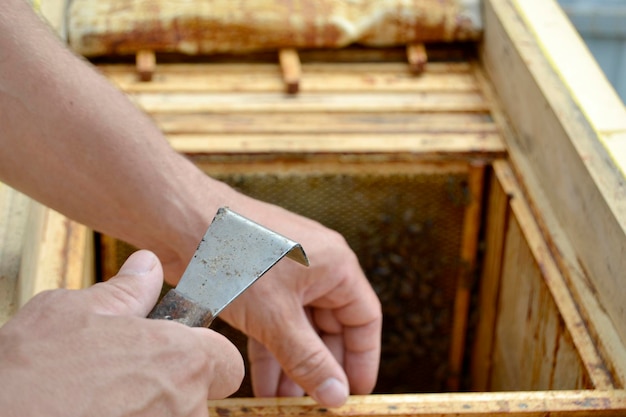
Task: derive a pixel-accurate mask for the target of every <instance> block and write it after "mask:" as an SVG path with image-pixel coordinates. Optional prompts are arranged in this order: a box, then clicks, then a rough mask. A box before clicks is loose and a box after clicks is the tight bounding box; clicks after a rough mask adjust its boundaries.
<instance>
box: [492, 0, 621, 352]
mask: <svg viewBox="0 0 626 417" xmlns="http://www.w3.org/2000/svg"><path fill="white" fill-rule="evenodd" d="M517 3H518V2H517V1H514V0H505V1H493V0H491V1H486V2H485V18H486V25H485V28H486V32H485V40H484V45H483V48H482V57H483V62H484V63H485V65H486V67H487V70H488V72H489V74H490V77H491V80H492V81H493V84H494V88H495V90H496V91H497V92H498V94H499V96H500V98H501V100H502V102H503V105H504V108H505V109H506V112H507V115H508V116H509V117H510V119H511V122H512V125H513V127H514V128H515V129H516V131H517V134H516V135H515V136H514V138H513V140H514V141H513V142H511V143H510V144H509V149H510V155H511V158H512V160H513V162H514V164H515V165H516V166H527V167H528V168H529V169H530V171H531V172H532V174H534V175H535V176H536V177H537V178H538V180H539V181H540V184H541V187H542V188H543V190H544V195H545V196H546V198H547V199H548V202H549V204H550V206H551V207H552V209H553V211H554V212H555V213H556V215H557V216H558V219H559V222H560V225H561V227H562V230H563V232H564V233H565V235H566V236H567V238H568V240H569V241H570V242H571V244H572V247H573V249H574V251H575V253H576V257H577V258H578V259H579V261H580V264H581V267H582V270H583V271H584V273H585V275H586V276H587V280H588V283H589V284H590V285H591V286H592V287H593V289H594V291H595V293H596V295H597V297H598V300H599V303H600V305H602V306H603V308H605V310H606V312H607V314H608V316H609V317H610V318H611V320H612V322H613V325H614V326H615V328H616V330H617V332H618V334H619V335H620V338H621V340H622V343H626V304H625V303H624V298H623V271H624V270H626V256H625V254H626V181H624V176H623V174H622V172H621V171H620V169H619V167H617V166H616V165H615V161H614V160H612V159H611V156H610V155H609V154H608V153H607V152H606V149H604V147H603V146H602V144H601V138H599V136H598V134H597V132H595V131H594V128H593V125H592V123H593V122H592V121H591V120H589V119H588V115H586V114H585V112H584V111H582V110H581V108H580V106H579V105H578V104H577V103H576V102H574V101H573V100H572V93H571V86H567V85H565V84H564V83H563V80H562V79H561V78H560V77H559V75H558V73H556V71H555V68H559V67H561V65H563V63H561V62H556V61H555V57H551V56H546V55H545V53H544V51H543V50H541V48H540V47H539V44H540V41H539V40H537V38H536V36H535V35H534V34H533V32H532V31H531V30H530V29H529V28H528V27H527V26H526V25H525V24H524V21H522V20H521V19H520V18H519V15H518V12H517V7H518V5H517ZM535 17H536V16H534V15H533V16H531V15H527V16H526V18H527V19H534V18H535ZM566 44H570V43H568V42H566ZM570 46H571V48H574V46H572V45H570ZM571 48H570V53H572V54H574V55H577V50H576V49H571ZM581 59H584V55H583V56H581ZM511 80H515V82H511ZM598 88H601V87H600V86H598Z"/></svg>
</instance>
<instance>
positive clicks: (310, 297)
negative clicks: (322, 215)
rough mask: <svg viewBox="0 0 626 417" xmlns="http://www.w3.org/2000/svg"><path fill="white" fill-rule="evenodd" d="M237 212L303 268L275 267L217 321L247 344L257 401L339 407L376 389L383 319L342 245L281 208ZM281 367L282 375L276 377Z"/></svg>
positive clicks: (248, 206) (259, 206) (243, 202)
mask: <svg viewBox="0 0 626 417" xmlns="http://www.w3.org/2000/svg"><path fill="white" fill-rule="evenodd" d="M231 208H233V210H235V211H238V212H239V213H241V214H242V215H245V216H247V217H249V218H251V219H253V220H255V221H257V222H259V223H260V224H263V225H264V226H266V227H268V228H270V229H272V230H275V231H277V232H279V233H282V234H284V235H285V236H287V237H289V238H291V239H293V240H295V241H297V242H298V243H301V244H302V246H303V248H304V249H305V251H306V253H307V255H308V257H309V260H310V267H309V268H305V267H303V266H301V265H299V264H297V263H295V262H291V261H289V260H283V261H281V262H279V264H277V265H276V266H275V267H274V268H273V269H272V270H270V271H269V272H268V273H267V276H264V277H263V278H261V279H260V280H259V281H257V283H255V284H254V285H253V286H252V287H250V288H249V289H248V290H247V291H246V292H245V293H243V294H242V295H241V296H240V297H239V298H238V299H237V300H235V301H234V303H233V304H232V305H231V306H230V307H229V308H227V309H226V310H225V311H223V312H222V314H221V317H222V318H223V319H225V320H226V321H227V322H229V323H230V324H231V325H233V326H234V327H236V328H238V329H240V330H241V331H243V332H244V333H246V334H247V335H248V336H249V344H248V352H249V356H250V364H251V377H252V385H253V389H254V392H255V395H257V396H299V395H302V394H303V393H304V392H307V393H308V394H309V395H311V396H312V397H313V398H314V399H315V400H316V401H317V402H318V403H320V404H321V405H324V406H329V407H333V406H340V405H342V404H343V403H344V402H345V401H346V399H347V395H348V393H349V392H351V393H353V394H367V393H370V392H371V391H372V389H373V388H374V385H375V383H376V377H377V374H378V365H379V358H380V338H381V328H382V312H381V306H380V302H379V300H378V298H377V296H376V294H375V293H374V291H373V289H372V287H371V286H370V284H369V282H368V281H367V279H366V277H365V276H364V274H363V272H362V270H361V268H360V266H359V263H358V261H357V259H356V256H355V254H354V253H353V252H352V251H351V250H350V248H349V247H348V245H347V244H346V242H345V240H344V239H343V237H341V236H340V235H339V234H337V233H336V232H334V231H331V230H329V229H327V228H325V227H323V226H322V225H320V224H319V223H317V222H314V221H312V220H309V219H306V218H304V217H301V216H298V215H296V214H294V213H291V212H288V211H286V210H284V209H282V208H279V207H276V206H273V205H269V204H265V203H261V202H258V201H254V200H251V199H248V198H245V197H243V199H239V198H238V199H237V200H234V201H233V204H232V205H231ZM281 367H282V370H281Z"/></svg>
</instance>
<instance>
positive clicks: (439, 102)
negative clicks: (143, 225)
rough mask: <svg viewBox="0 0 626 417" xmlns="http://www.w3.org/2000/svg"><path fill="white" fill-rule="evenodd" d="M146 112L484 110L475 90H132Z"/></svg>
mask: <svg viewBox="0 0 626 417" xmlns="http://www.w3.org/2000/svg"><path fill="white" fill-rule="evenodd" d="M131 97H132V98H133V100H134V101H135V102H136V103H137V104H138V105H139V106H140V107H141V108H143V109H144V110H145V111H146V112H148V113H156V112H169V113H183V112H192V113H193V112H232V113H240V112H253V111H254V112H261V113H272V112H285V113H299V112H321V111H329V112H356V111H359V112H365V113H378V112H380V111H395V112H472V111H473V112H485V111H486V110H487V108H488V107H487V103H485V101H484V99H483V98H482V96H481V95H480V94H478V93H467V94H461V93H450V94H446V93H432V94H383V93H381V94H363V93H359V94H357V93H355V94H299V95H297V96H294V97H291V98H289V99H288V100H287V99H286V98H285V97H284V95H283V94H278V93H277V94H271V93H259V94H250V93H241V94H191V93H189V94H183V93H171V94H149V93H146V94H131Z"/></svg>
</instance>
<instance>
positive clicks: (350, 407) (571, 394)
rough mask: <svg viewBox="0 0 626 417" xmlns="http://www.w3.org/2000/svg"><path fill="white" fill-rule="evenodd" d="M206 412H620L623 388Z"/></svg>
mask: <svg viewBox="0 0 626 417" xmlns="http://www.w3.org/2000/svg"><path fill="white" fill-rule="evenodd" d="M209 413H210V415H212V416H220V417H258V416H265V417H270V416H284V417H295V416H298V417H322V416H328V415H332V416H337V417H363V416H380V417H409V416H411V417H453V416H454V417H461V416H476V417H478V416H489V417H545V416H550V417H583V416H592V417H593V416H623V415H624V413H626V391H551V392H502V393H473V394H413V395H411V394H405V395H371V396H353V397H351V398H349V399H348V402H347V403H346V404H345V405H344V406H343V407H339V408H333V409H327V408H322V407H320V406H319V405H317V404H315V403H314V402H313V400H311V399H310V398H250V399H242V398H237V399H227V400H220V401H209Z"/></svg>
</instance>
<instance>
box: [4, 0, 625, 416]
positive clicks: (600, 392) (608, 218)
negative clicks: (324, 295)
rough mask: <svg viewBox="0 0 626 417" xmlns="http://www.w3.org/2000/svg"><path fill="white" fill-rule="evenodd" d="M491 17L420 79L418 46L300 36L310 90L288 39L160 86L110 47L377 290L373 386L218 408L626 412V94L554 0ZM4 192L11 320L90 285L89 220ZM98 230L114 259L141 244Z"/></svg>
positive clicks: (178, 126) (498, 2)
mask: <svg viewBox="0 0 626 417" xmlns="http://www.w3.org/2000/svg"><path fill="white" fill-rule="evenodd" d="M483 24H484V32H483V36H482V39H481V40H480V41H476V42H472V43H463V44H453V45H445V46H441V45H428V46H427V50H428V52H429V58H430V62H429V63H428V64H427V65H426V67H425V70H424V72H423V73H422V74H420V75H414V74H412V73H411V72H410V71H409V66H408V64H407V62H405V61H406V55H405V52H404V50H397V49H368V48H358V49H352V48H348V49H341V50H334V51H318V50H315V51H301V52H300V54H299V57H300V59H301V71H300V73H299V74H300V75H299V77H300V78H299V81H300V83H299V85H298V87H299V91H298V94H297V95H288V94H286V93H285V79H284V78H283V74H281V69H280V66H279V65H278V62H277V61H278V60H277V59H276V56H275V55H276V54H270V55H267V54H252V55H245V56H237V57H220V58H217V57H212V58H211V59H208V60H202V59H194V60H191V59H190V60H189V61H193V62H180V59H179V58H177V59H175V60H172V59H169V58H168V59H169V61H171V62H161V61H159V62H158V63H157V65H156V68H155V69H154V74H153V75H152V80H151V81H150V82H142V81H141V80H140V77H139V76H138V74H137V69H136V67H135V65H133V64H125V63H123V62H114V61H115V59H113V60H111V59H108V60H107V61H106V62H105V61H102V60H101V61H98V65H99V68H100V70H101V71H102V72H103V74H104V75H105V76H107V77H108V78H109V79H111V81H112V82H114V83H115V84H116V85H117V86H118V87H119V88H120V89H121V90H122V91H124V92H126V93H127V94H128V95H129V96H130V97H131V98H132V99H133V100H135V102H136V103H137V104H138V105H139V106H141V107H142V108H144V109H145V111H146V112H147V113H148V114H150V115H151V116H152V117H153V118H154V120H155V122H156V123H157V124H158V125H159V126H160V127H161V128H162V130H163V131H164V132H165V134H166V135H167V136H168V138H169V139H170V140H171V143H172V145H173V146H174V147H175V148H176V149H178V150H179V151H180V152H182V153H185V154H186V155H188V156H189V157H190V158H191V159H192V160H194V161H195V162H196V163H197V164H198V165H199V166H200V167H202V169H204V170H205V171H206V172H207V173H209V174H210V175H213V176H217V177H219V178H221V179H223V180H225V181H227V182H229V183H231V184H232V185H233V186H235V187H238V188H239V189H241V190H243V191H245V192H246V193H248V194H252V195H254V196H257V197H259V198H263V199H266V200H271V201H274V202H277V203H279V204H281V205H283V206H286V207H288V208H290V209H292V210H296V211H299V212H301V213H304V214H306V215H308V216H311V217H314V218H317V219H318V220H320V221H322V222H324V223H326V224H328V225H329V226H331V227H333V228H335V229H338V230H340V231H341V232H342V233H343V234H344V235H345V236H346V237H347V239H348V241H349V242H350V244H351V245H352V246H353V247H354V248H355V251H356V252H357V254H358V255H359V257H360V260H361V263H362V265H363V267H364V269H365V270H366V272H367V273H368V275H369V276H370V278H371V280H372V284H373V285H374V287H375V289H376V290H377V291H378V293H379V296H380V297H381V300H382V301H383V308H384V312H385V329H384V335H383V342H384V347H383V360H382V365H381V374H380V376H381V378H380V383H379V385H378V386H377V388H376V393H375V394H374V395H370V396H364V397H353V398H351V399H350V401H349V403H348V404H347V405H346V406H344V407H342V408H338V409H332V410H327V409H323V408H320V407H318V406H316V405H315V404H314V403H313V402H312V401H310V400H308V399H306V398H301V399H254V398H241V397H237V398H232V399H228V400H223V401H217V402H211V403H210V404H209V407H210V410H211V413H212V414H213V415H220V416H256V415H266V416H275V415H276V416H278V415H318V416H321V415H328V414H332V415H339V416H351V415H355V416H356V415H358V416H362V415H369V416H408V415H411V416H422V415H424V416H435V415H436V416H453V415H454V416H458V415H488V416H516V415H520V416H543V415H559V416H579V415H580V416H582V415H616V416H618V415H626V391H624V383H625V381H626V350H625V348H624V346H625V345H626V325H625V324H624V323H626V311H625V309H624V305H625V304H626V302H625V301H626V297H625V296H624V291H623V290H622V286H621V285H620V284H621V279H622V276H623V274H624V273H623V271H625V270H626V257H625V256H624V255H626V206H625V203H624V202H625V201H626V199H625V197H626V192H625V191H626V189H625V188H626V186H625V185H624V169H625V168H624V167H626V163H625V162H626V161H625V159H626V110H625V109H624V107H623V106H622V105H621V103H620V102H619V100H618V99H617V97H616V95H615V93H614V92H613V91H612V90H611V89H610V87H609V86H608V83H607V82H606V80H604V78H603V77H602V75H601V73H600V72H599V70H598V68H597V66H596V65H595V64H594V63H593V61H592V60H591V58H590V55H589V53H588V52H587V51H586V50H585V49H584V47H583V46H582V42H581V41H580V40H579V39H578V37H577V36H576V35H575V33H574V31H573V29H572V28H571V26H570V25H569V24H568V23H567V21H566V20H565V18H564V16H563V15H562V13H561V12H560V10H559V9H558V7H557V6H556V5H555V3H553V2H552V1H543V0H532V1H525V0H485V1H484V2H483ZM0 192H2V193H3V194H0V196H3V197H5V196H6V198H3V199H2V200H0V202H2V204H3V206H1V207H2V210H3V211H2V212H0V214H1V215H3V218H2V219H1V220H3V221H5V222H6V224H7V225H12V226H11V227H12V229H10V230H9V229H7V228H6V226H4V225H2V224H0V226H3V228H2V229H0V230H1V231H2V236H3V237H2V239H3V240H2V241H1V242H2V244H3V246H1V247H0V248H1V249H2V250H0V255H2V256H3V258H6V259H8V260H10V261H11V262H8V261H7V262H6V265H9V267H5V270H6V271H7V272H6V273H5V274H6V275H7V276H11V277H13V279H12V280H11V281H4V282H7V283H8V284H7V288H8V289H9V292H6V294H12V293H11V292H10V291H13V292H16V293H17V294H18V296H19V297H18V296H7V299H6V300H5V304H4V305H5V306H6V307H3V308H4V312H5V316H6V317H8V316H10V314H11V313H12V311H14V309H15V308H16V306H17V305H18V304H19V303H18V302H16V301H15V300H16V299H17V298H20V299H21V300H25V299H27V298H28V297H29V296H30V295H32V294H33V293H35V292H37V291H39V290H40V289H41V288H49V287H72V286H73V287H80V286H84V285H86V282H85V281H84V280H83V279H82V278H83V277H84V276H86V274H85V273H84V270H85V267H87V266H89V265H91V263H92V257H91V256H90V254H91V251H90V249H89V236H90V234H89V233H88V231H87V230H85V229H84V228H83V227H82V226H80V225H77V224H75V223H72V222H70V221H68V220H66V219H64V218H63V217H62V216H60V215H58V214H56V213H53V212H50V211H49V210H47V209H45V208H42V207H38V206H34V208H33V209H32V210H31V214H30V216H31V218H30V220H28V219H27V217H26V215H25V214H24V213H25V212H26V211H27V209H26V208H27V207H28V206H29V205H30V204H31V203H29V202H28V201H27V200H26V199H24V198H23V197H21V196H19V195H17V194H15V193H14V192H12V191H11V190H6V189H0ZM7 219H8V220H7ZM11 219H13V220H11ZM15 219H18V220H15ZM44 219H45V221H44ZM13 229H14V230H13ZM16 231H17V232H16ZM20 231H21V235H20V233H19V232H20ZM5 236H13V237H12V238H9V237H5ZM46 237H47V238H46ZM100 239H101V241H102V243H101V244H100V245H99V246H98V247H99V248H100V250H99V251H98V252H99V253H98V254H97V256H98V257H100V258H101V259H100V263H101V264H102V265H103V270H104V272H103V275H104V276H107V275H112V274H113V273H115V270H116V268H117V267H118V266H119V264H120V262H121V259H120V258H123V257H124V256H125V255H126V254H127V251H128V250H129V248H128V247H126V246H124V245H123V244H122V243H120V242H117V241H115V240H113V239H111V238H108V237H106V236H104V237H100ZM42 241H45V244H42V243H41V242H42ZM51 242H52V243H53V244H52V246H51ZM55 242H56V243H55ZM58 242H62V243H63V245H61V244H60V243H58ZM55 244H56V245H58V246H54V245H55ZM67 248H70V250H69V251H68V250H67ZM31 259H35V260H36V261H32V260H31ZM66 262H67V265H70V267H69V268H62V267H60V265H65V264H66ZM3 264H5V263H4V262H3ZM20 264H21V265H22V267H21V273H19V274H18V272H17V271H18V270H19V269H20V267H19V265H20ZM29 265H30V267H28V266H29ZM33 265H34V266H33ZM43 277H46V279H47V280H48V281H44V280H43ZM459 391H464V392H459ZM240 394H241V395H245V394H246V392H245V391H242V392H241V393H240Z"/></svg>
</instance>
